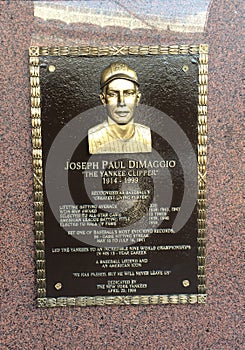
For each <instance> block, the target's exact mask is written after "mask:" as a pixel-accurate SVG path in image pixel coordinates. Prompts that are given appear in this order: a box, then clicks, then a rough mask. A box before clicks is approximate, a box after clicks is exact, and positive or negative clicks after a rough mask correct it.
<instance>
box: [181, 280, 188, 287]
mask: <svg viewBox="0 0 245 350" xmlns="http://www.w3.org/2000/svg"><path fill="white" fill-rule="evenodd" d="M182 284H183V286H184V287H189V285H190V281H189V280H183V281H182Z"/></svg>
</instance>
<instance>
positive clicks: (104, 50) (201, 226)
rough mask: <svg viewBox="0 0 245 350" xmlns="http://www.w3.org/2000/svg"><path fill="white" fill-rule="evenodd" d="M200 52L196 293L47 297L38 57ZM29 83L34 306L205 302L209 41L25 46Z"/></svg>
mask: <svg viewBox="0 0 245 350" xmlns="http://www.w3.org/2000/svg"><path fill="white" fill-rule="evenodd" d="M181 54H182V55H183V54H189V55H196V54H198V55H199V64H198V68H199V82H198V143H197V145H198V152H197V156H198V198H197V222H198V236H197V264H198V275H197V277H198V278H197V280H198V293H197V294H176V295H135V296H133V295H132V296H131V295H125V296H94V297H90V296H81V297H79V296H78V297H58V298H50V297H46V278H45V232H44V209H43V208H44V203H43V162H42V138H41V127H42V125H41V107H40V100H41V91H40V66H39V56H125V55H181ZM29 58H30V60H29V64H30V85H31V122H32V146H33V150H32V156H33V176H34V220H35V243H36V273H37V306H38V307H56V306H60V307H61V306H92V305H97V306H103V305H148V304H151V305H156V304H195V303H201V304H204V303H206V272H205V255H206V173H207V93H208V85H207V84H208V45H207V44H199V45H170V46H119V47H114V46H107V47H93V46H70V47H69V46H63V47H60V46H52V47H48V46H31V47H30V48H29Z"/></svg>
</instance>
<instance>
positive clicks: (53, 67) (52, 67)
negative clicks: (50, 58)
mask: <svg viewBox="0 0 245 350" xmlns="http://www.w3.org/2000/svg"><path fill="white" fill-rule="evenodd" d="M55 69H56V67H55V66H54V65H53V64H51V65H50V66H48V70H49V71H50V72H51V73H53V72H54V71H55Z"/></svg>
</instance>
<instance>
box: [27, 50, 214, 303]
mask: <svg viewBox="0 0 245 350" xmlns="http://www.w3.org/2000/svg"><path fill="white" fill-rule="evenodd" d="M207 62H208V58H207V45H192V46H188V45H182V46H177V45H174V46H166V47H163V46H154V47H151V46H150V47H145V46H144V47H104V48H98V47H31V48H30V75H31V77H30V81H31V117H32V126H33V129H32V140H33V164H34V190H35V192H34V195H35V199H34V205H35V226H36V250H37V284H38V306H39V307H49V306H50V307H53V306H71V305H73V306H89V305H112V304H114V305H119V304H120V305H127V304H168V303H172V304H177V303H182V304H185V303H204V302H205V300H206V294H205V216H206V212H205V210H206V157H207V145H206V144H207Z"/></svg>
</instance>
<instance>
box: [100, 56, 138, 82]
mask: <svg viewBox="0 0 245 350" xmlns="http://www.w3.org/2000/svg"><path fill="white" fill-rule="evenodd" d="M114 79H127V80H130V81H132V82H133V83H135V84H137V85H139V83H138V77H137V74H136V73H135V71H134V70H133V69H132V68H130V67H129V66H127V65H126V64H125V63H122V62H114V63H111V64H110V65H109V66H108V67H106V68H105V69H104V70H103V72H102V73H101V80H100V87H101V89H102V88H103V87H104V86H106V85H107V84H109V83H110V82H111V81H112V80H114Z"/></svg>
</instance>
